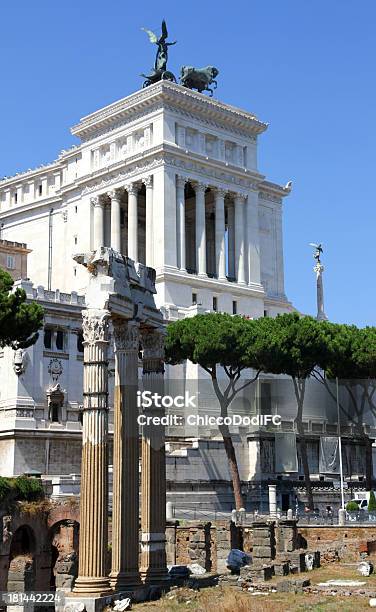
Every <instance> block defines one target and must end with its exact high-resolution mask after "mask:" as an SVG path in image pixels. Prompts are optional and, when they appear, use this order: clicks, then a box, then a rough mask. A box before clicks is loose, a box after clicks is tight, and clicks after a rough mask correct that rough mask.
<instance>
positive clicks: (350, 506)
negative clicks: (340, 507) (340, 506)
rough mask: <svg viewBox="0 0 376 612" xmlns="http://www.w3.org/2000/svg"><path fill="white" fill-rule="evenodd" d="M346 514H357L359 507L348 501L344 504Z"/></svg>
mask: <svg viewBox="0 0 376 612" xmlns="http://www.w3.org/2000/svg"><path fill="white" fill-rule="evenodd" d="M346 510H347V512H358V510H359V506H358V504H357V503H356V502H355V501H349V502H347V504H346Z"/></svg>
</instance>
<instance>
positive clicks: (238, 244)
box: [235, 194, 245, 284]
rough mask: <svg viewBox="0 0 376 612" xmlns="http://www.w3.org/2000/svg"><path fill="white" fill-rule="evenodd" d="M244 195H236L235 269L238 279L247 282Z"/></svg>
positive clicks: (239, 281)
mask: <svg viewBox="0 0 376 612" xmlns="http://www.w3.org/2000/svg"><path fill="white" fill-rule="evenodd" d="M244 229H245V227H244V197H243V196H241V195H238V194H237V195H236V196H235V269H236V281H237V282H238V283H240V284H245V257H244Z"/></svg>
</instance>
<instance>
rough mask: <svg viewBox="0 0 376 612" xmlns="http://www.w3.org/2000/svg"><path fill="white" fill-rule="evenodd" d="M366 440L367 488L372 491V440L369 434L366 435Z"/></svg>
mask: <svg viewBox="0 0 376 612" xmlns="http://www.w3.org/2000/svg"><path fill="white" fill-rule="evenodd" d="M364 441H365V444H366V474H365V476H366V489H367V491H371V489H372V475H373V474H372V472H373V469H372V442H371V440H370V439H369V437H368V436H364Z"/></svg>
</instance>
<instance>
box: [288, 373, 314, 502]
mask: <svg viewBox="0 0 376 612" xmlns="http://www.w3.org/2000/svg"><path fill="white" fill-rule="evenodd" d="M293 383H294V389H295V396H296V401H297V404H298V412H297V415H296V420H295V422H296V428H297V430H298V434H299V442H300V454H301V457H302V464H303V472H304V484H305V487H306V493H307V507H308V508H309V509H310V510H313V509H314V504H313V494H312V484H311V476H310V473H309V464H308V456H307V440H306V437H305V432H304V427H303V405H304V394H305V384H306V381H305V379H302V380H298V379H296V378H293Z"/></svg>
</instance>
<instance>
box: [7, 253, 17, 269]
mask: <svg viewBox="0 0 376 612" xmlns="http://www.w3.org/2000/svg"><path fill="white" fill-rule="evenodd" d="M15 267H16V261H15V257H14V256H13V255H7V268H8V270H14V268H15Z"/></svg>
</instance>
